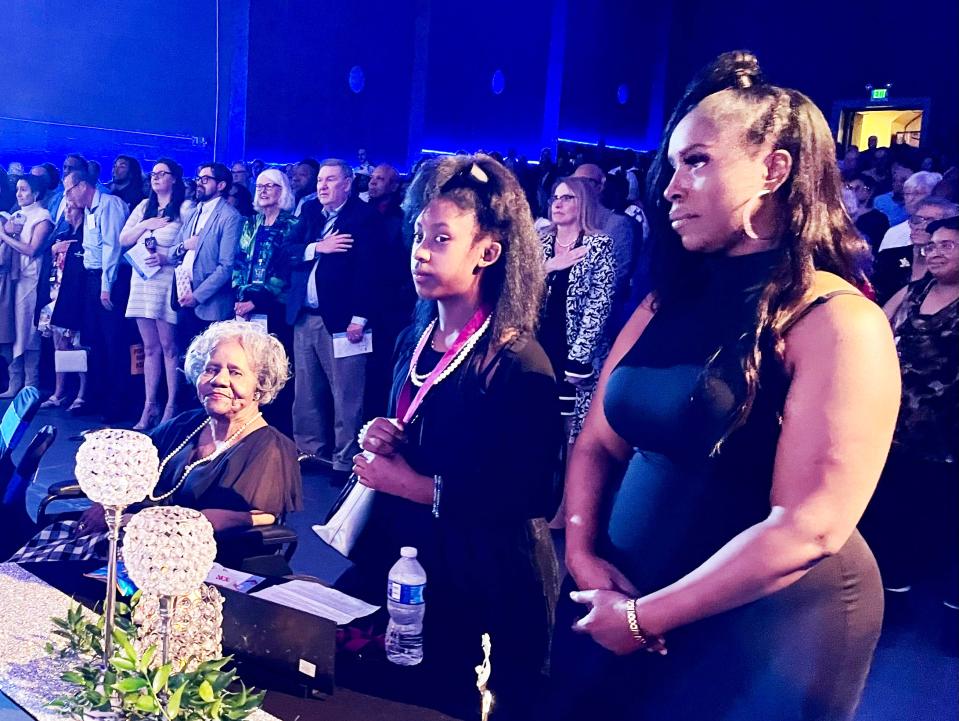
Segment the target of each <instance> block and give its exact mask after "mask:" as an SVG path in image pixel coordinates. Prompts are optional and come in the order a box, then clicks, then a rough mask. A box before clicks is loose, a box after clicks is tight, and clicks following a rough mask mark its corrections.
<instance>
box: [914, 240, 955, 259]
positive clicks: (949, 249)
mask: <svg viewBox="0 0 959 721" xmlns="http://www.w3.org/2000/svg"><path fill="white" fill-rule="evenodd" d="M937 250H938V251H939V252H940V253H942V254H943V255H952V254H953V253H955V252H956V241H954V240H940V241H939V242H935V241H932V242H929V243H925V244H923V245H920V246H919V255H921V256H922V257H923V258H928V257H929V256H930V255H932V254H933V253H934V252H936V251H937Z"/></svg>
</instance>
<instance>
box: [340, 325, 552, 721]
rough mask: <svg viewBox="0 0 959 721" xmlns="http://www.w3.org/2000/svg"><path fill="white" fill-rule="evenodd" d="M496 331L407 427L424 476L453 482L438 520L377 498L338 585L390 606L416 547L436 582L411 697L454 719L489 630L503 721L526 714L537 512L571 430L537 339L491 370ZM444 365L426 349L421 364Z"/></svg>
mask: <svg viewBox="0 0 959 721" xmlns="http://www.w3.org/2000/svg"><path fill="white" fill-rule="evenodd" d="M488 338H489V334H487V336H486V337H484V339H482V340H481V341H480V342H479V343H478V344H477V346H476V347H475V348H474V350H473V351H472V352H471V353H470V355H469V356H468V357H467V359H466V360H465V361H464V362H463V364H462V365H460V366H459V368H458V369H457V370H456V371H455V372H454V373H452V374H451V375H450V376H449V377H448V378H446V379H445V380H443V381H441V382H439V383H438V384H436V385H435V386H434V387H433V389H432V390H431V391H430V392H429V393H428V394H427V396H426V397H425V400H424V402H423V404H422V406H421V407H420V410H419V411H418V412H417V415H416V417H415V418H414V419H413V420H412V421H411V422H410V423H409V424H408V425H407V427H406V435H407V438H408V439H409V442H408V444H407V445H406V446H404V448H403V451H402V454H403V456H404V458H405V459H406V460H407V462H408V463H409V464H410V466H411V467H412V468H413V469H414V470H415V471H416V472H418V473H421V474H423V475H426V476H433V475H436V474H439V475H441V476H442V477H443V491H442V496H441V501H440V504H439V517H438V518H434V517H433V515H432V509H431V508H430V506H427V505H423V504H418V503H413V502H411V501H407V500H405V499H403V498H400V497H398V496H392V495H388V494H385V493H377V494H376V496H375V499H374V505H373V508H372V511H371V514H370V518H369V520H368V521H367V524H366V526H365V529H364V531H363V533H362V534H361V536H360V538H359V539H358V540H357V544H356V546H355V547H354V549H353V552H352V553H351V554H350V559H351V560H352V561H353V562H354V563H355V564H356V566H355V568H354V569H352V570H351V572H349V573H348V575H347V576H346V577H344V578H343V579H341V581H340V582H338V583H337V586H338V587H339V588H342V589H343V590H346V591H347V592H352V593H354V594H356V595H359V596H361V597H364V598H366V599H367V600H369V601H371V602H373V603H376V604H380V605H382V604H383V602H384V597H385V592H386V579H387V575H388V572H389V569H390V567H391V566H392V565H393V564H394V563H395V562H396V560H397V559H398V558H399V555H400V547H401V546H415V547H416V548H417V549H418V552H419V554H418V558H419V561H420V563H422V565H423V568H424V569H425V570H426V576H427V582H426V593H425V598H426V616H425V619H424V660H423V664H422V665H421V666H418V667H416V670H415V671H412V672H410V673H405V674H404V675H405V676H406V677H407V678H409V679H413V678H415V677H420V678H421V679H422V682H423V688H424V692H425V693H424V695H423V698H420V699H415V702H417V703H420V704H423V705H430V706H434V707H436V708H440V709H442V710H445V711H446V712H448V713H450V714H452V715H455V716H456V717H457V718H472V717H473V716H474V715H476V712H477V711H478V709H479V702H478V695H477V692H476V687H475V682H476V675H475V673H474V670H473V668H474V666H476V665H477V664H478V663H479V662H480V661H481V660H482V651H481V648H480V640H481V637H482V634H483V633H489V634H490V635H491V637H492V643H493V668H494V671H493V674H494V676H493V678H494V679H495V685H494V682H493V681H491V686H490V687H491V689H492V690H493V691H494V692H495V693H496V697H497V717H501V718H503V719H524V720H525V719H528V718H529V716H528V714H527V713H525V712H523V711H521V710H520V707H521V706H522V705H523V704H524V703H526V702H527V701H528V700H529V699H530V698H531V697H532V696H533V695H534V693H536V692H537V690H538V685H539V682H540V679H541V672H542V669H543V667H544V664H545V661H546V656H547V648H548V643H549V620H548V610H547V599H546V597H545V593H544V585H543V580H542V577H541V575H540V571H539V569H538V567H537V564H536V557H535V554H536V550H537V549H536V543H535V541H534V538H533V534H532V531H531V528H530V519H535V518H543V517H547V518H548V517H550V516H551V514H552V513H553V512H554V511H555V509H556V505H557V500H558V499H557V493H556V489H554V488H553V487H552V484H553V478H554V470H555V463H556V460H557V459H558V458H559V450H560V446H561V444H562V428H561V422H560V416H559V412H558V408H557V405H556V404H557V401H556V390H555V388H556V386H555V382H554V380H553V374H552V371H551V369H550V366H549V361H548V360H547V359H546V355H545V353H544V352H543V350H542V348H541V347H540V346H539V344H538V343H536V342H535V341H533V340H528V341H527V340H521V341H517V342H516V343H514V344H512V345H511V346H510V347H508V348H506V349H503V350H501V351H500V352H499V353H498V354H497V355H496V356H495V359H494V360H493V361H492V362H487V363H485V364H484V356H485V355H486V353H487V350H488ZM414 340H415V339H414ZM411 354H412V344H407V347H405V348H403V349H401V350H400V351H399V354H398V355H399V361H398V363H397V365H396V372H395V376H394V378H395V381H394V396H393V397H394V399H395V398H396V397H397V394H398V393H399V390H400V388H401V387H402V385H403V383H404V382H405V380H406V378H407V375H408V373H409V366H410V356H411ZM438 360H439V354H437V353H435V352H432V351H428V350H427V351H425V352H424V353H423V356H422V357H421V358H420V360H419V362H418V365H417V370H418V372H420V373H422V372H426V371H428V370H429V369H430V368H431V367H434V366H435V364H436V362H437V361H438ZM394 406H395V401H394ZM394 412H395V411H394ZM403 671H409V669H403Z"/></svg>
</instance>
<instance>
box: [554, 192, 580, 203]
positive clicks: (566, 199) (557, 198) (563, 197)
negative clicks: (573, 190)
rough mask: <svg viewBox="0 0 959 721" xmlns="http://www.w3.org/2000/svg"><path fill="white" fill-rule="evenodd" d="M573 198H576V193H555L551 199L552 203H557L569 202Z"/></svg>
mask: <svg viewBox="0 0 959 721" xmlns="http://www.w3.org/2000/svg"><path fill="white" fill-rule="evenodd" d="M572 200H576V196H575V195H569V194H565V195H554V196H552V197H551V198H550V199H549V202H550V204H552V205H556V204H557V203H569V202H570V201H572Z"/></svg>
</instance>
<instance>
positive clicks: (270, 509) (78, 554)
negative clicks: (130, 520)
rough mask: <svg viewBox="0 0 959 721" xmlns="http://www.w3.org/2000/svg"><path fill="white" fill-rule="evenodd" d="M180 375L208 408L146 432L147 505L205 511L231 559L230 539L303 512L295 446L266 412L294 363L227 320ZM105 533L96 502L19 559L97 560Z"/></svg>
mask: <svg viewBox="0 0 959 721" xmlns="http://www.w3.org/2000/svg"><path fill="white" fill-rule="evenodd" d="M184 370H185V372H186V375H187V378H188V379H189V380H190V382H191V384H192V385H193V386H194V387H195V389H196V394H197V397H198V399H199V401H200V404H201V405H202V409H198V410H193V411H187V412H185V413H181V414H180V415H178V416H176V417H175V418H173V419H171V420H170V421H168V422H167V423H163V424H161V425H160V426H158V427H157V428H156V429H154V430H153V431H152V432H151V433H150V438H151V440H152V441H153V443H154V445H155V446H156V447H157V452H158V453H159V456H160V480H159V482H158V483H157V485H156V488H155V489H154V490H153V491H151V493H150V495H149V497H148V499H147V500H146V501H145V502H144V504H145V505H152V504H173V505H178V506H186V507H188V508H194V509H196V510H198V511H200V512H201V513H203V515H204V516H206V517H207V519H208V520H209V521H210V523H211V524H213V528H214V530H215V531H216V533H217V535H218V540H219V541H221V543H220V555H219V558H221V560H223V559H228V558H229V557H230V550H231V549H230V542H229V536H230V535H231V534H234V533H235V532H236V531H238V530H244V529H247V528H251V527H253V526H262V525H271V524H273V523H276V522H277V521H278V520H279V519H281V518H282V517H283V516H284V515H286V514H287V513H289V512H290V511H296V510H300V509H301V508H302V505H303V503H302V497H303V484H302V480H301V477H300V468H299V465H298V463H297V460H296V448H295V446H294V445H293V442H292V441H291V440H290V439H289V438H287V437H286V436H284V435H283V434H282V433H280V432H279V431H278V430H276V429H275V428H273V427H272V426H270V425H269V424H268V423H267V422H266V420H264V418H263V411H262V407H263V406H265V405H267V404H269V403H270V402H271V401H273V399H274V398H276V395H277V394H278V393H279V392H280V390H281V389H282V388H283V386H284V385H285V384H286V382H287V380H289V378H290V369H289V360H288V359H287V355H286V351H285V350H284V349H283V345H282V344H281V343H280V341H279V340H277V339H276V338H275V337H274V336H271V335H269V334H267V333H265V332H264V331H263V329H262V328H260V327H259V326H258V325H256V324H254V323H245V322H243V321H222V322H220V323H214V324H213V325H211V326H210V327H209V328H207V330H206V331H204V332H203V333H202V334H201V335H199V336H197V337H196V338H194V339H193V342H192V343H191V344H190V348H189V350H188V351H187V354H186V361H185V363H184ZM19 507H21V508H22V507H23V504H22V503H20V504H19ZM130 510H131V511H136V510H138V508H137V507H133V508H131V509H130ZM105 531H106V525H105V523H104V519H103V508H102V507H101V506H99V505H97V504H95V505H94V506H92V507H91V508H90V509H89V510H87V511H86V512H85V513H84V514H83V515H82V516H81V517H80V519H79V521H61V522H58V523H54V524H53V525H52V526H48V527H47V528H44V529H43V530H42V531H41V532H40V533H39V534H37V535H36V536H34V538H33V539H32V540H31V541H30V542H29V543H28V544H27V545H26V546H25V547H24V548H22V549H21V550H20V551H19V552H18V553H17V554H16V555H15V556H14V558H13V560H14V561H16V562H21V561H23V562H27V561H29V562H35V561H53V560H60V559H63V558H70V559H72V560H77V559H81V558H92V557H98V556H99V555H101V554H102V553H103V550H104V542H105V540H106V534H105Z"/></svg>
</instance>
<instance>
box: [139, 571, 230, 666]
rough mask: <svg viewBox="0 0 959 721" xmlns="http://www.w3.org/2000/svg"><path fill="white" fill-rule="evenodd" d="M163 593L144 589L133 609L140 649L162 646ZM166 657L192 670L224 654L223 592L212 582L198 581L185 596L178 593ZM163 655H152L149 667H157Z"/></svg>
mask: <svg viewBox="0 0 959 721" xmlns="http://www.w3.org/2000/svg"><path fill="white" fill-rule="evenodd" d="M162 598H163V597H162V596H158V595H157V594H155V593H143V594H142V595H141V597H140V601H139V602H138V603H137V605H136V608H135V609H134V610H133V623H135V624H136V626H137V639H136V641H135V642H134V644H133V645H134V648H136V650H137V653H139V654H140V655H143V653H144V652H145V651H146V650H147V649H148V648H150V646H156V647H158V648H162V646H163V623H162V619H161V617H160V602H161V600H162ZM170 626H171V630H170V647H169V654H170V658H169V661H172V662H173V667H174V668H176V669H180V668H183V669H184V670H186V671H193V670H195V669H196V667H197V666H199V665H200V664H201V663H203V662H204V661H210V660H212V659H216V658H220V657H221V656H222V655H223V595H222V594H221V593H220V592H219V591H218V590H217V589H216V587H214V586H210V585H208V584H205V583H204V584H201V585H200V587H199V588H197V589H194V590H193V591H191V592H190V593H188V594H187V595H186V596H179V597H178V598H177V599H176V604H174V610H173V613H172V614H170ZM161 663H163V661H162V659H161V658H160V656H159V655H157V656H154V657H153V661H152V664H151V665H152V667H153V668H158V667H159V666H160V665H161Z"/></svg>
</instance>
